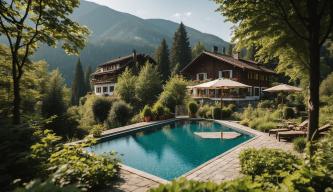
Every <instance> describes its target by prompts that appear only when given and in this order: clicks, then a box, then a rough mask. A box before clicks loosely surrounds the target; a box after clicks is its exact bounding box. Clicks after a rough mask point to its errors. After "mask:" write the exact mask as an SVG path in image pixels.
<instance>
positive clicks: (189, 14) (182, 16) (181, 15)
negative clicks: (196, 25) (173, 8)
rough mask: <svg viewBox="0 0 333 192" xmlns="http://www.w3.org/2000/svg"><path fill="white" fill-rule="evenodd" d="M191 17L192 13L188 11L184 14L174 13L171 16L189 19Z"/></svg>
mask: <svg viewBox="0 0 333 192" xmlns="http://www.w3.org/2000/svg"><path fill="white" fill-rule="evenodd" d="M191 16H192V12H190V11H188V12H185V13H175V14H173V15H172V17H175V18H185V17H191Z"/></svg>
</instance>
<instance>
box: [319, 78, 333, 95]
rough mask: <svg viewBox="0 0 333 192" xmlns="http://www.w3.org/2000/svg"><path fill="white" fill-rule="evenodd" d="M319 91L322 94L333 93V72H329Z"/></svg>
mask: <svg viewBox="0 0 333 192" xmlns="http://www.w3.org/2000/svg"><path fill="white" fill-rule="evenodd" d="M319 91H320V92H319V93H320V95H321V96H325V95H326V96H331V95H333V73H331V74H329V75H328V76H327V77H326V78H325V79H324V80H323V81H322V82H321V84H320V89H319Z"/></svg>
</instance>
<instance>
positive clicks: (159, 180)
mask: <svg viewBox="0 0 333 192" xmlns="http://www.w3.org/2000/svg"><path fill="white" fill-rule="evenodd" d="M120 168H121V169H123V170H126V171H128V172H131V173H133V174H136V175H138V176H141V177H144V178H146V179H149V180H152V181H155V182H157V183H161V184H167V183H170V181H168V180H165V179H162V178H160V177H157V176H155V175H152V174H149V173H147V172H144V171H141V170H139V169H135V168H133V167H129V166H127V165H124V164H122V163H120Z"/></svg>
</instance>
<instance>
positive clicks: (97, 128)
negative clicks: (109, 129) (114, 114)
mask: <svg viewBox="0 0 333 192" xmlns="http://www.w3.org/2000/svg"><path fill="white" fill-rule="evenodd" d="M104 130H105V128H104V126H103V125H101V124H97V125H94V126H93V128H92V129H91V131H90V133H91V134H92V135H93V136H94V137H100V136H101V135H102V133H103V131H104Z"/></svg>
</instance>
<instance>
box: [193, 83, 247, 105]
mask: <svg viewBox="0 0 333 192" xmlns="http://www.w3.org/2000/svg"><path fill="white" fill-rule="evenodd" d="M249 87H251V86H249V85H245V84H243V83H240V82H237V81H233V80H231V79H224V78H219V79H215V80H213V81H209V82H206V83H202V84H199V85H195V86H191V89H193V88H195V89H230V88H249ZM221 107H222V95H221Z"/></svg>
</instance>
